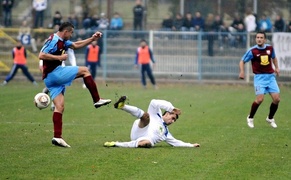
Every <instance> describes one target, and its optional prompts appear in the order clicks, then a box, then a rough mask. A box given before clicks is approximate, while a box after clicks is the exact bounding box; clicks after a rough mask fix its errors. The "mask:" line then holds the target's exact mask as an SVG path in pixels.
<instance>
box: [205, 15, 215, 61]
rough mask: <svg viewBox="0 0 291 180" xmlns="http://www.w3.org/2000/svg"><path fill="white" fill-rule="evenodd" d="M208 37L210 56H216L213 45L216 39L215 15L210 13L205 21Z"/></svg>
mask: <svg viewBox="0 0 291 180" xmlns="http://www.w3.org/2000/svg"><path fill="white" fill-rule="evenodd" d="M204 31H206V32H207V33H206V39H207V40H208V56H214V52H213V46H214V40H215V26H214V15H213V14H211V13H209V14H208V15H207V18H206V22H205V29H204Z"/></svg>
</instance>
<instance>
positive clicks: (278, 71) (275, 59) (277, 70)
mask: <svg viewBox="0 0 291 180" xmlns="http://www.w3.org/2000/svg"><path fill="white" fill-rule="evenodd" d="M272 60H273V64H274V66H275V73H276V75H277V76H279V73H280V70H279V66H278V60H277V58H276V57H275V58H273V59H272Z"/></svg>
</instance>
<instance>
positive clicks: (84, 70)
mask: <svg viewBox="0 0 291 180" xmlns="http://www.w3.org/2000/svg"><path fill="white" fill-rule="evenodd" d="M79 72H80V74H81V75H85V76H86V75H88V74H90V72H89V69H88V67H85V66H82V67H79Z"/></svg>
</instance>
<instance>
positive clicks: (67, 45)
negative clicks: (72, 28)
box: [65, 40, 73, 50]
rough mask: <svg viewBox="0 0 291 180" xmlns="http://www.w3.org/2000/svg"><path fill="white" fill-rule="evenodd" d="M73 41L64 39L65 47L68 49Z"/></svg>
mask: <svg viewBox="0 0 291 180" xmlns="http://www.w3.org/2000/svg"><path fill="white" fill-rule="evenodd" d="M72 44H73V42H72V41H70V40H67V41H65V48H66V50H68V48H70V47H71V46H72Z"/></svg>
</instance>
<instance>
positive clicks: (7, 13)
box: [2, 0, 14, 27]
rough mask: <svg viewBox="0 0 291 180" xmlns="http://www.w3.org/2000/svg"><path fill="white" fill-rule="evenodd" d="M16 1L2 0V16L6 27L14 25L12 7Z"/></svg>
mask: <svg viewBox="0 0 291 180" xmlns="http://www.w3.org/2000/svg"><path fill="white" fill-rule="evenodd" d="M13 4H14V1H13V0H2V17H3V18H4V19H3V21H4V22H3V24H4V26H5V27H10V26H12V7H13Z"/></svg>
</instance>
